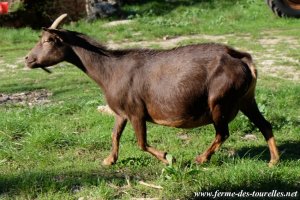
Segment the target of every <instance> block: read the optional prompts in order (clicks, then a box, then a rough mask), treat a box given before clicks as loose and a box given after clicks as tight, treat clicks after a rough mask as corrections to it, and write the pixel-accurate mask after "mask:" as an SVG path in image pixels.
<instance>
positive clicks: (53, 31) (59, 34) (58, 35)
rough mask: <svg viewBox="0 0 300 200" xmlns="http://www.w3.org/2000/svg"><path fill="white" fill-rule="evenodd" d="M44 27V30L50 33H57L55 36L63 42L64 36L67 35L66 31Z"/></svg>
mask: <svg viewBox="0 0 300 200" xmlns="http://www.w3.org/2000/svg"><path fill="white" fill-rule="evenodd" d="M42 29H43V30H44V31H46V32H48V33H51V34H53V35H55V37H57V38H58V39H59V40H60V41H61V42H63V41H64V38H65V37H64V36H65V34H64V32H62V31H60V30H58V29H52V28H45V27H43V28H42Z"/></svg>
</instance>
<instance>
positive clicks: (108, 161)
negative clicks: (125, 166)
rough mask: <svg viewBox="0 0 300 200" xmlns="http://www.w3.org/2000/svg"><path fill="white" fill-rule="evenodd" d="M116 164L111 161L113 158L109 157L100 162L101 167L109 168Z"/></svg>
mask: <svg viewBox="0 0 300 200" xmlns="http://www.w3.org/2000/svg"><path fill="white" fill-rule="evenodd" d="M115 163H116V161H115V160H114V159H113V158H111V157H107V158H105V159H104V160H103V161H102V165H103V166H111V165H113V164H115Z"/></svg>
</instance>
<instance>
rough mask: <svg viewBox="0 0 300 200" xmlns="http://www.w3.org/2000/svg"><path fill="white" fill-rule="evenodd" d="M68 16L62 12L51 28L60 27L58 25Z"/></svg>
mask: <svg viewBox="0 0 300 200" xmlns="http://www.w3.org/2000/svg"><path fill="white" fill-rule="evenodd" d="M66 17H67V14H66V13H65V14H62V15H61V16H59V17H58V18H57V19H56V20H55V21H54V22H53V24H52V25H51V26H50V28H52V29H56V28H57V27H58V25H59V24H60V23H61V22H62V20H63V19H65V18H66Z"/></svg>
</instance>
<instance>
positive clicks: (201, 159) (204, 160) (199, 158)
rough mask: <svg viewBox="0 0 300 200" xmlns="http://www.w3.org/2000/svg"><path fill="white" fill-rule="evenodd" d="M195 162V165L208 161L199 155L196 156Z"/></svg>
mask: <svg viewBox="0 0 300 200" xmlns="http://www.w3.org/2000/svg"><path fill="white" fill-rule="evenodd" d="M195 161H196V163H197V164H203V163H206V162H208V159H207V157H206V156H202V155H200V156H197V157H196V160H195Z"/></svg>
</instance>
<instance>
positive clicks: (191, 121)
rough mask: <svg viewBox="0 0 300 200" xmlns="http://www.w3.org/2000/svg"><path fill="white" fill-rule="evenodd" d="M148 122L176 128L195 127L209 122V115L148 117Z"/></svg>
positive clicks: (210, 121)
mask: <svg viewBox="0 0 300 200" xmlns="http://www.w3.org/2000/svg"><path fill="white" fill-rule="evenodd" d="M149 121H150V122H153V123H155V124H160V125H164V126H171V127H176V128H196V127H199V126H203V125H207V124H211V123H212V120H211V117H210V116H208V115H202V116H200V117H198V118H194V117H190V118H178V119H172V118H166V119H150V120H149Z"/></svg>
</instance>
